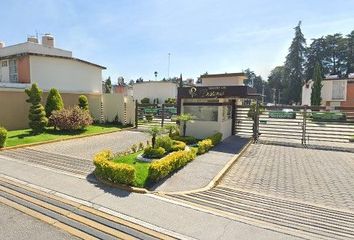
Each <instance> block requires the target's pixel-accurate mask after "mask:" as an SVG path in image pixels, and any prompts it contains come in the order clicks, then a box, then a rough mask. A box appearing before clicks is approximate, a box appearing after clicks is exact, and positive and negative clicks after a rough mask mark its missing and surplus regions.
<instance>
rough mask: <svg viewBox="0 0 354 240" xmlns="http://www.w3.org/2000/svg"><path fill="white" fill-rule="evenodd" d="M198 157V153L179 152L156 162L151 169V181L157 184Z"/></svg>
mask: <svg viewBox="0 0 354 240" xmlns="http://www.w3.org/2000/svg"><path fill="white" fill-rule="evenodd" d="M195 157H196V151H195V150H191V151H178V152H173V153H171V154H170V155H168V156H166V157H164V158H162V159H160V160H158V161H154V162H152V163H151V164H150V167H149V180H150V181H152V182H156V181H158V180H160V179H162V178H164V177H166V176H167V175H169V174H170V173H172V172H174V171H176V170H177V169H180V168H182V167H183V166H185V165H187V163H188V162H190V161H192V160H193V159H194V158H195Z"/></svg>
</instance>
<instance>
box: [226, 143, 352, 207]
mask: <svg viewBox="0 0 354 240" xmlns="http://www.w3.org/2000/svg"><path fill="white" fill-rule="evenodd" d="M353 183H354V154H353V153H346V152H335V151H325V150H315V149H304V148H294V147H287V146H275V145H263V144H255V145H252V146H250V148H249V149H248V150H247V151H246V152H245V154H244V155H243V156H242V157H241V158H240V159H239V160H238V162H237V163H236V164H235V165H234V166H233V167H232V168H231V169H230V171H229V172H228V174H227V175H226V176H225V177H224V178H223V180H222V181H221V183H220V186H226V187H230V188H235V189H241V190H242V191H251V192H256V193H260V194H266V195H270V196H272V197H280V198H287V199H290V200H294V201H303V202H307V203H310V204H318V205H322V206H328V207H334V208H337V209H343V210H350V211H354V187H353Z"/></svg>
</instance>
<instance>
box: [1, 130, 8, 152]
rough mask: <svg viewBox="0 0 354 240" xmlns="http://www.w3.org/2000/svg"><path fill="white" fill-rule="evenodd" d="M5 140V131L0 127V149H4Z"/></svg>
mask: <svg viewBox="0 0 354 240" xmlns="http://www.w3.org/2000/svg"><path fill="white" fill-rule="evenodd" d="M6 139H7V130H6V129H5V128H3V127H0V148H3V147H5V145H6Z"/></svg>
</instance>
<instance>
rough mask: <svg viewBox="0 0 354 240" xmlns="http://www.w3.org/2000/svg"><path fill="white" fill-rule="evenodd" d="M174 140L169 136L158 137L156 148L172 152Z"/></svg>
mask: <svg viewBox="0 0 354 240" xmlns="http://www.w3.org/2000/svg"><path fill="white" fill-rule="evenodd" d="M172 145H173V140H172V139H171V138H170V137H169V136H163V137H158V138H157V139H156V148H159V147H162V148H164V149H165V150H166V152H171V150H172Z"/></svg>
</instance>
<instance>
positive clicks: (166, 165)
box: [94, 133, 222, 187]
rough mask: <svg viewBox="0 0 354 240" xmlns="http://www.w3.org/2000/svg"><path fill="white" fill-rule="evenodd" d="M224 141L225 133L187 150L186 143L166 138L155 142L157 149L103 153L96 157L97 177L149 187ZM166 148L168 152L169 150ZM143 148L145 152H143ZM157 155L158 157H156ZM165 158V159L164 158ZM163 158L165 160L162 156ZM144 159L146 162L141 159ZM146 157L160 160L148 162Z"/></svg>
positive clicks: (148, 148)
mask: <svg viewBox="0 0 354 240" xmlns="http://www.w3.org/2000/svg"><path fill="white" fill-rule="evenodd" d="M221 139H222V134H221V133H217V134H214V135H212V136H210V137H208V138H206V139H204V140H201V141H199V142H198V144H197V145H196V146H197V147H188V146H187V145H186V144H185V143H184V142H181V141H176V140H171V139H170V138H169V137H167V136H164V137H161V138H158V139H157V140H156V146H155V148H152V147H151V146H150V145H147V146H146V147H145V148H144V147H142V146H141V145H142V143H140V144H139V146H140V147H139V148H137V147H136V145H134V147H132V148H131V149H130V150H129V151H125V152H122V153H119V154H117V155H115V156H114V155H113V154H112V153H111V152H109V151H102V152H100V153H98V154H97V155H96V156H95V159H94V164H95V166H96V170H95V174H96V175H97V176H98V177H99V178H101V179H103V180H106V181H109V182H113V183H118V184H125V185H129V186H135V187H146V186H150V185H152V184H154V183H156V182H158V181H159V180H161V179H163V178H165V177H167V176H168V175H170V174H171V173H173V172H175V171H177V170H179V169H181V168H183V167H184V166H185V165H187V164H188V163H189V162H191V161H192V160H194V159H195V158H196V156H197V154H198V155H200V154H204V153H206V152H208V151H209V150H210V149H211V148H212V147H213V146H215V145H216V144H218V143H219V142H220V141H221ZM162 146H164V147H166V148H167V149H168V150H169V151H166V150H165V148H163V147H162ZM141 149H144V150H141ZM156 155H158V157H155V156H156ZM162 155H163V156H162ZM161 156H162V157H161ZM141 157H143V158H144V159H140V158H141ZM146 157H151V158H154V157H155V158H157V159H151V161H150V162H149V161H145V160H146Z"/></svg>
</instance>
